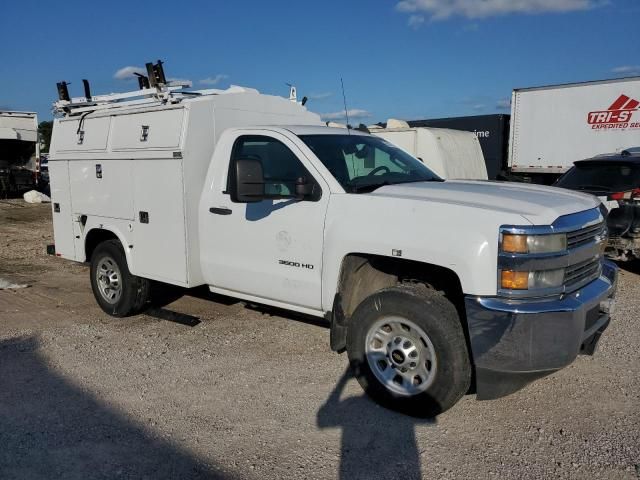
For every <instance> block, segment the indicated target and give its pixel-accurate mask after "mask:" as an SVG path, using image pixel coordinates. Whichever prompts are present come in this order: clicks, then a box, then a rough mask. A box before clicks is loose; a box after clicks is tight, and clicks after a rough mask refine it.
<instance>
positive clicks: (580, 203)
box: [370, 180, 600, 225]
mask: <svg viewBox="0 0 640 480" xmlns="http://www.w3.org/2000/svg"><path fill="white" fill-rule="evenodd" d="M370 195H372V196H386V197H393V198H398V199H406V200H418V201H425V202H432V203H447V204H455V205H460V206H466V207H469V208H479V209H483V210H493V211H496V212H505V213H509V214H517V215H520V216H522V217H523V219H524V220H525V221H526V222H529V223H531V224H532V225H550V224H551V223H553V222H554V221H555V220H556V219H557V218H558V217H561V216H563V215H568V214H571V213H576V212H581V211H584V210H589V209H592V208H595V207H597V206H598V205H599V204H600V201H599V200H598V199H597V198H596V197H594V196H592V195H587V194H583V193H579V192H573V191H570V190H565V189H562V188H556V187H545V186H542V185H531V184H523V183H512V182H490V181H489V182H488V181H455V180H447V181H444V182H419V183H407V184H401V185H387V186H384V187H381V188H379V189H377V190H375V191H374V192H372V193H371V194H370Z"/></svg>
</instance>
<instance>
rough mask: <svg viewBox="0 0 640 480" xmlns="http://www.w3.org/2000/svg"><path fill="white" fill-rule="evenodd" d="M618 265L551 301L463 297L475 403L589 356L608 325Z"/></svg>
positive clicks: (508, 391) (519, 387)
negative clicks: (577, 357)
mask: <svg viewBox="0 0 640 480" xmlns="http://www.w3.org/2000/svg"><path fill="white" fill-rule="evenodd" d="M617 273H618V272H617V267H616V266H615V265H614V264H613V263H611V262H609V261H605V262H604V265H603V270H602V275H601V276H600V277H599V278H598V279H596V280H594V281H593V282H591V283H589V284H588V285H586V286H584V287H582V288H581V289H580V290H577V291H575V292H573V293H571V294H570V295H566V296H564V297H563V298H562V299H554V300H548V299H545V300H531V299H529V300H510V299H503V298H497V297H474V296H467V297H466V298H465V304H466V309H467V323H468V327H469V340H470V343H471V352H472V355H473V361H474V366H475V373H476V393H477V396H478V399H479V400H488V399H493V398H499V397H502V396H505V395H508V394H510V393H513V392H515V391H517V390H519V389H521V388H522V387H524V386H525V385H527V384H528V383H530V382H532V381H533V380H536V379H537V378H540V377H544V376H545V375H549V374H551V373H553V372H556V371H557V370H559V369H561V368H563V367H566V366H567V365H569V364H570V363H571V362H573V360H575V358H576V356H577V355H578V354H581V353H582V354H587V355H592V354H593V353H594V351H595V348H596V346H597V344H598V341H599V339H600V335H601V334H602V332H603V331H604V330H605V329H606V328H607V326H608V325H609V320H610V315H611V313H612V308H613V302H614V294H615V289H616V281H617Z"/></svg>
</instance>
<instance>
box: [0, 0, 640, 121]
mask: <svg viewBox="0 0 640 480" xmlns="http://www.w3.org/2000/svg"><path fill="white" fill-rule="evenodd" d="M0 10H1V13H2V15H1V17H0V18H1V19H2V28H1V29H0V108H3V109H14V110H34V111H37V112H38V114H39V116H40V119H41V120H42V119H49V118H51V113H50V105H51V102H53V101H54V100H55V99H56V88H55V83H56V82H57V81H61V80H66V81H69V82H72V85H71V86H70V90H71V94H72V95H75V96H79V95H81V93H82V83H81V79H82V78H88V79H89V80H90V81H91V84H92V87H93V93H94V94H95V93H108V92H112V91H126V90H132V89H135V88H136V83H135V82H134V80H133V77H132V74H133V72H134V71H136V69H139V68H141V67H142V66H143V65H144V63H145V62H147V61H155V60H157V59H163V60H164V61H165V62H166V64H165V71H166V74H167V76H168V77H171V78H175V79H189V80H191V81H193V83H194V86H195V87H197V88H212V87H215V88H226V87H228V86H229V85H231V84H236V85H243V86H249V87H254V88H257V89H258V90H260V91H262V92H264V93H271V94H277V95H283V96H286V95H288V87H287V86H286V85H285V84H286V83H287V82H288V83H293V84H295V85H296V86H297V88H298V95H299V97H302V96H303V95H306V96H308V97H309V98H310V100H309V103H308V104H307V106H308V108H309V109H310V110H312V111H315V112H318V113H321V114H323V115H324V117H325V118H326V119H335V120H338V121H341V120H342V119H343V103H342V94H341V91H340V77H343V78H344V85H345V90H346V96H347V104H348V108H349V110H350V111H351V117H352V123H360V122H364V123H374V122H377V121H381V120H386V119H387V118H389V117H395V118H402V119H418V118H435V117H443V116H457V115H477V114H485V113H507V112H508V108H509V98H510V93H511V90H512V89H513V88H518V87H529V86H538V85H547V84H555V83H565V82H575V81H585V80H599V79H604V78H614V77H623V76H632V75H640V28H639V27H638V21H639V20H640V1H638V0H403V1H399V2H398V1H382V0H380V1H374V0H369V1H355V0H354V1H348V2H345V1H331V0H324V1H322V2H304V1H298V2H288V1H287V2H285V1H276V0H271V1H265V0H261V1H242V0H235V1H233V2H227V1H208V2H204V1H203V2H190V1H187V0H183V1H182V2H176V1H171V2H169V1H166V0H156V1H154V2H144V1H138V2H132V1H126V2H124V1H117V0H110V1H109V2H88V1H83V2H78V1H72V0H66V1H64V2H44V1H30V0H21V1H19V2H18V1H11V2H10V1H5V2H3V5H2V7H1V9H0Z"/></svg>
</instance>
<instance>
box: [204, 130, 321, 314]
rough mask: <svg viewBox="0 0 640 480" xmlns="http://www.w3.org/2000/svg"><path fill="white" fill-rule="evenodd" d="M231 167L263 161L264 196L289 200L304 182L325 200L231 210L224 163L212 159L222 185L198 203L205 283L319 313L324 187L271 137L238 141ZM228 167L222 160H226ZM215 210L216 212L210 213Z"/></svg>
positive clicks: (294, 151) (292, 150)
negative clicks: (297, 184)
mask: <svg viewBox="0 0 640 480" xmlns="http://www.w3.org/2000/svg"><path fill="white" fill-rule="evenodd" d="M231 143H233V149H232V153H231V156H232V158H231V166H232V167H233V166H234V161H235V160H237V159H239V158H253V159H258V160H260V161H261V162H262V165H263V171H264V177H265V182H266V185H265V191H266V193H267V194H271V195H274V196H277V195H283V196H285V195H289V194H291V193H293V192H292V190H293V189H294V188H295V187H294V185H295V180H296V178H298V177H300V176H306V177H307V178H308V181H309V182H315V183H317V184H318V185H317V186H316V188H318V187H319V188H321V189H322V191H323V194H322V195H321V196H320V197H319V198H318V199H316V200H315V201H312V200H303V201H301V200H296V199H294V198H271V199H264V200H261V201H260V202H256V203H234V202H232V200H231V195H230V193H231V192H230V191H229V190H230V189H232V188H234V186H233V185H231V184H229V185H228V186H227V184H226V178H227V173H228V170H229V160H228V158H229V152H230V148H229V147H230V145H229V146H228V147H227V148H226V149H225V146H224V145H220V144H219V145H218V148H219V149H221V150H222V149H225V151H226V152H227V153H226V154H225V155H226V159H223V158H222V157H221V156H219V157H214V168H215V169H217V173H218V174H217V175H214V177H216V178H218V179H220V181H214V182H213V184H212V185H209V186H206V187H205V189H207V190H206V191H205V192H204V196H203V203H202V204H201V209H202V210H203V211H201V217H200V218H201V232H200V245H201V259H202V262H203V273H204V275H205V278H206V280H207V282H208V283H209V284H210V285H212V286H214V287H218V288H221V289H225V290H230V291H233V292H238V293H244V294H246V295H251V296H254V297H261V298H265V299H269V300H273V301H280V302H284V303H287V304H293V305H299V306H301V307H305V308H311V309H316V310H320V306H321V273H322V244H323V235H324V219H325V214H326V211H327V205H328V201H329V192H328V187H327V186H326V184H325V183H324V181H323V180H322V178H321V177H320V175H319V174H318V173H317V172H316V171H315V170H314V168H313V166H312V165H311V164H310V162H309V161H308V159H307V158H306V157H304V155H303V154H302V153H301V151H300V150H299V149H298V148H297V146H296V145H295V144H294V143H293V142H292V141H290V140H289V139H288V138H286V137H285V136H284V135H280V134H278V133H275V132H268V131H265V132H264V133H263V131H260V134H259V135H258V134H254V133H253V132H252V133H251V134H250V135H239V134H238V135H236V137H235V141H234V139H231V140H230V141H229V144H231ZM225 160H226V161H225ZM210 209H212V210H213V211H209V210H210Z"/></svg>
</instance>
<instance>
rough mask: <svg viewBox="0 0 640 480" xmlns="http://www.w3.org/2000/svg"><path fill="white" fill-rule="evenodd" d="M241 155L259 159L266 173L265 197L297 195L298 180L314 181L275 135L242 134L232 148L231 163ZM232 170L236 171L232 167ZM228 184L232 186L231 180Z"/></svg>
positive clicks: (241, 156)
mask: <svg viewBox="0 0 640 480" xmlns="http://www.w3.org/2000/svg"><path fill="white" fill-rule="evenodd" d="M241 158H250V159H254V160H260V162H261V163H262V170H263V173H264V181H265V196H267V197H270V198H278V197H290V196H292V195H294V194H295V184H296V181H297V180H298V179H299V178H301V177H303V178H306V179H307V180H308V181H313V179H312V177H311V176H310V175H309V172H308V171H307V169H306V168H305V167H304V165H302V163H301V162H300V160H299V159H298V157H297V156H296V155H295V154H294V153H293V152H292V151H291V150H289V148H288V147H287V146H286V145H285V144H284V143H282V142H280V141H278V140H276V139H275V138H271V137H266V136H262V135H250V136H242V137H239V138H238V139H237V140H236V143H235V144H234V147H233V151H232V154H231V165H232V166H233V163H234V162H235V161H236V160H239V159H241ZM230 171H233V168H232V169H231V170H230ZM229 177H230V178H231V176H229ZM228 186H229V187H231V183H229V184H228Z"/></svg>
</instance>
